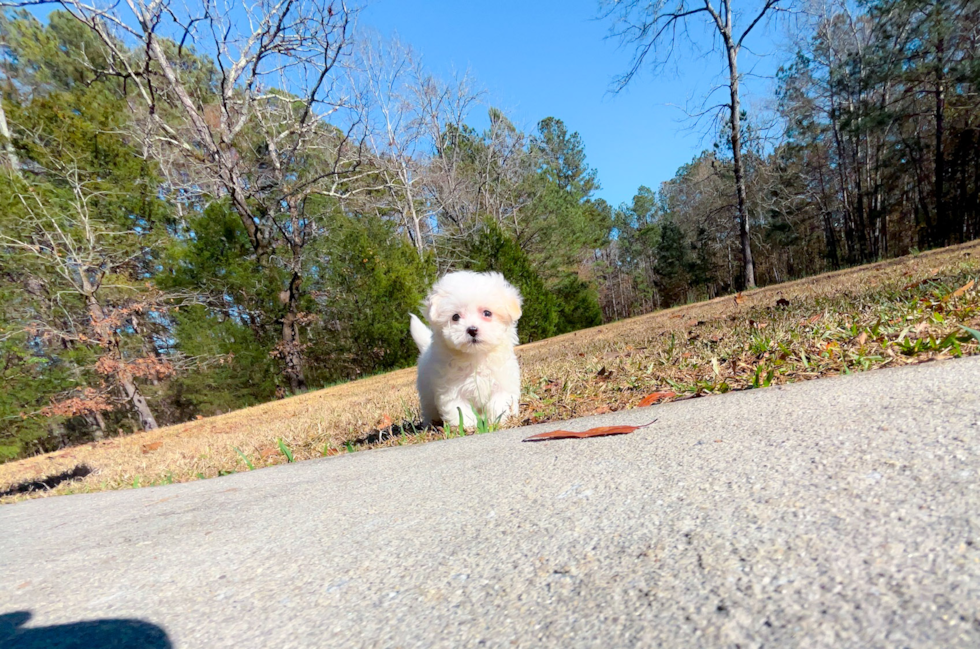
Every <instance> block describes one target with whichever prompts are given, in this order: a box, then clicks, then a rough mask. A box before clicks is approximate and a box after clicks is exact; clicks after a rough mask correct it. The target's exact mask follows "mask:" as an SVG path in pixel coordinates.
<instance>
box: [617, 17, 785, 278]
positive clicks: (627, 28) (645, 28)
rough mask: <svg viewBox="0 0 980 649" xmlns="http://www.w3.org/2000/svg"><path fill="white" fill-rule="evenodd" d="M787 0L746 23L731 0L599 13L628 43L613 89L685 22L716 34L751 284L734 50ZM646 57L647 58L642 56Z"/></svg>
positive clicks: (669, 48)
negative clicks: (627, 57) (626, 61)
mask: <svg viewBox="0 0 980 649" xmlns="http://www.w3.org/2000/svg"><path fill="white" fill-rule="evenodd" d="M792 1H793V0H764V1H763V2H762V6H761V7H756V9H755V12H754V13H752V14H750V15H749V16H746V17H745V18H746V19H747V20H748V24H747V25H746V26H745V27H744V28H742V29H739V27H738V26H736V24H735V23H736V20H737V19H739V18H742V17H741V16H737V15H734V13H733V9H732V0H717V1H716V0H700V1H698V0H691V1H688V0H672V1H667V0H659V1H658V2H652V3H650V2H641V1H640V0H607V1H605V2H603V16H604V17H605V18H613V20H614V21H615V22H614V27H613V29H612V33H613V35H614V36H615V37H617V38H618V39H619V40H620V41H621V42H622V43H624V44H627V45H632V46H634V51H633V61H632V62H631V64H630V68H629V70H628V71H627V72H626V73H625V74H623V75H622V76H620V77H619V78H618V79H617V81H616V89H617V91H619V90H622V89H623V88H625V87H626V86H627V85H629V83H630V82H631V81H632V80H633V78H634V77H635V76H636V74H637V73H638V72H639V71H640V70H641V69H642V67H643V65H644V64H645V63H648V62H649V63H652V64H653V65H654V66H655V67H658V68H662V67H663V66H664V65H665V64H666V63H667V62H668V61H669V59H670V58H671V56H672V55H673V53H674V50H675V48H676V47H677V45H678V39H680V38H689V34H688V31H687V30H688V23H689V22H690V21H693V20H698V19H700V20H704V21H705V23H706V24H707V26H708V27H709V29H710V30H712V31H713V33H714V35H715V36H716V37H717V38H719V39H720V40H721V43H722V48H723V50H724V54H725V62H726V65H727V69H728V83H727V86H728V90H729V100H728V102H727V103H726V104H725V105H724V106H725V108H727V110H728V114H729V126H730V129H731V135H730V138H731V146H732V158H733V159H732V163H733V171H734V174H735V193H736V200H737V218H738V226H739V237H740V240H741V244H742V264H743V273H744V275H745V277H744V281H745V286H746V287H747V288H751V287H753V286H755V265H754V264H753V261H752V246H751V240H750V237H749V215H748V207H747V198H746V191H745V185H746V182H745V167H744V164H743V160H742V123H741V120H742V114H741V112H742V109H741V105H742V102H741V95H740V91H739V83H740V81H741V73H740V72H739V68H738V55H739V54H740V53H741V51H742V49H743V47H744V46H745V40H746V38H748V36H749V34H751V33H752V32H753V30H754V29H755V28H756V27H757V26H758V25H760V24H762V23H764V22H765V21H766V20H767V19H768V18H769V17H770V16H771V15H772V14H773V13H775V12H778V11H784V10H786V8H787V7H788V6H789V5H790V4H791V3H792ZM648 59H652V61H648Z"/></svg>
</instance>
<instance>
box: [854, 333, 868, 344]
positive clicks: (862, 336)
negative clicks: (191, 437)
mask: <svg viewBox="0 0 980 649" xmlns="http://www.w3.org/2000/svg"><path fill="white" fill-rule="evenodd" d="M854 342H856V343H857V344H858V345H863V344H864V343H866V342H868V333H867V332H866V331H862V332H861V333H859V334H858V336H857V338H855V339H854Z"/></svg>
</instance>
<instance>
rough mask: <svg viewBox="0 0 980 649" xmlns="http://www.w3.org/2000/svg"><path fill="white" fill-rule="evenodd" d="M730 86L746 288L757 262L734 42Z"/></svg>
mask: <svg viewBox="0 0 980 649" xmlns="http://www.w3.org/2000/svg"><path fill="white" fill-rule="evenodd" d="M727 49H728V73H729V88H730V89H731V93H732V100H731V109H732V114H731V127H732V167H733V168H734V171H735V193H736V195H737V197H738V232H739V238H740V239H741V243H742V266H743V272H744V274H745V288H755V264H753V262H752V244H751V240H750V239H749V215H748V207H747V205H746V202H747V200H746V192H745V171H744V169H743V167H742V116H741V114H740V113H741V102H740V101H739V94H738V61H737V56H738V50H737V49H736V47H735V45H734V43H731V42H730V39H729V42H728V44H727Z"/></svg>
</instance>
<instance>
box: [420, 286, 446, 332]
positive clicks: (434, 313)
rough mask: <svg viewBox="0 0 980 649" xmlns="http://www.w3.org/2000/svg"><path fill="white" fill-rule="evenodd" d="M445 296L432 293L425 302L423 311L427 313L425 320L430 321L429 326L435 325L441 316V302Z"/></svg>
mask: <svg viewBox="0 0 980 649" xmlns="http://www.w3.org/2000/svg"><path fill="white" fill-rule="evenodd" d="M443 297H444V296H443V294H442V293H441V292H438V291H435V290H434V291H432V292H431V293H429V295H428V296H426V298H425V300H423V302H422V309H423V310H424V311H425V319H426V320H428V321H429V324H430V325H431V324H434V323H435V322H436V319H437V317H438V314H439V302H440V300H441V299H442V298H443Z"/></svg>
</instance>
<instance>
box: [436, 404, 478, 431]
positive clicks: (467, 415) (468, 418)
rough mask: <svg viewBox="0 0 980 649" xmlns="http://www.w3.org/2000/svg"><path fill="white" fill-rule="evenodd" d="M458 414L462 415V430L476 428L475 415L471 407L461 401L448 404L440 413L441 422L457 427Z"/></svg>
mask: <svg viewBox="0 0 980 649" xmlns="http://www.w3.org/2000/svg"><path fill="white" fill-rule="evenodd" d="M460 413H463V428H476V413H475V412H474V411H473V406H471V405H470V404H468V403H466V402H463V401H457V402H454V403H452V404H450V405H449V406H448V407H447V408H446V410H445V411H444V412H443V413H442V422H443V423H444V424H449V425H451V426H458V425H459V414H460Z"/></svg>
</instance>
